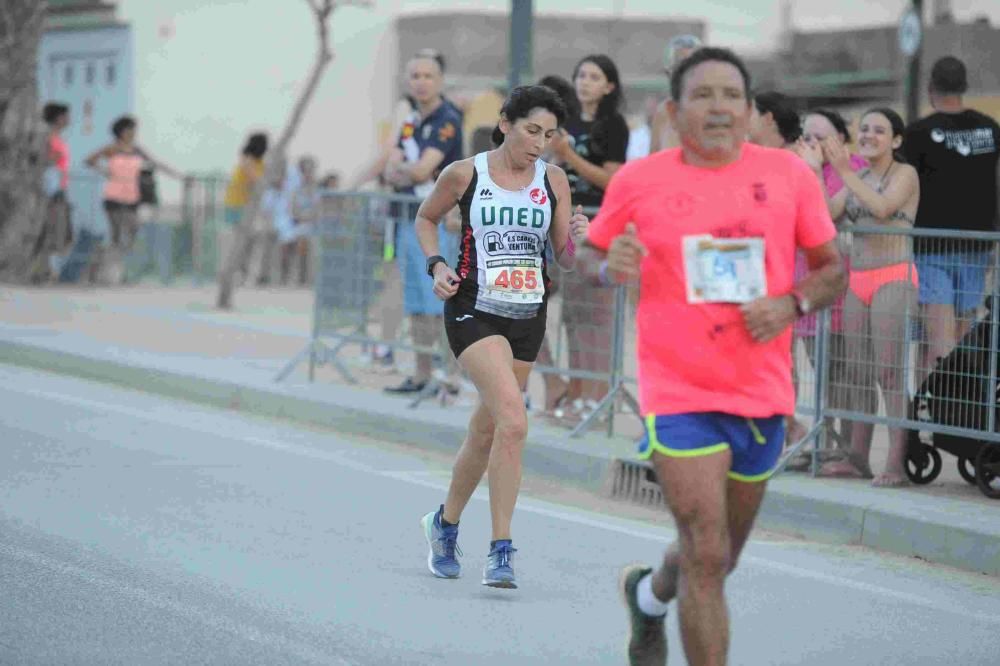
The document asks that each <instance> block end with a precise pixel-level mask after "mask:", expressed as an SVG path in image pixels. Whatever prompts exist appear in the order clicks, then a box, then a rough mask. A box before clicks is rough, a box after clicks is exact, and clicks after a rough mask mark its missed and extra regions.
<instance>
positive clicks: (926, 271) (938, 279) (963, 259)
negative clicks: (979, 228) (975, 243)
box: [914, 251, 993, 315]
mask: <svg viewBox="0 0 1000 666" xmlns="http://www.w3.org/2000/svg"><path fill="white" fill-rule="evenodd" d="M914 259H915V263H916V264H917V273H918V274H919V275H920V304H921V305H951V306H953V307H954V308H955V313H956V314H959V315H961V314H966V313H968V312H971V311H973V310H975V309H976V308H977V307H979V306H980V305H981V304H982V303H983V298H984V296H985V292H986V272H987V271H988V270H989V268H990V266H991V264H992V263H993V253H992V252H989V251H987V252H946V253H942V254H917V255H916V256H915V257H914Z"/></svg>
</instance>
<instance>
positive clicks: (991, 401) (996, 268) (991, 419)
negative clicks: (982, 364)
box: [983, 244, 1000, 432]
mask: <svg viewBox="0 0 1000 666" xmlns="http://www.w3.org/2000/svg"><path fill="white" fill-rule="evenodd" d="M998 285H1000V254H998V252H997V247H996V244H994V246H993V289H992V294H991V296H990V381H989V384H987V385H986V391H987V393H986V395H985V396H983V400H985V401H986V402H987V404H988V405H989V409H987V410H986V431H987V432H994V431H995V430H996V418H997V410H996V406H997V340H998V338H1000V331H998V330H997V328H998V326H997V320H998V318H1000V316H998V314H997V299H998V296H1000V287H998Z"/></svg>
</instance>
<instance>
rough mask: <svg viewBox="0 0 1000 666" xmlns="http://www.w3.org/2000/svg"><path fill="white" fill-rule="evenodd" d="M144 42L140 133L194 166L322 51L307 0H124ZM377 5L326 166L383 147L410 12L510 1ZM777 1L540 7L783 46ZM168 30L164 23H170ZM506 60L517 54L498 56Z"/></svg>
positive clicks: (875, 0) (233, 139) (845, 13)
mask: <svg viewBox="0 0 1000 666" xmlns="http://www.w3.org/2000/svg"><path fill="white" fill-rule="evenodd" d="M119 4H120V9H119V16H120V17H121V18H123V19H125V20H127V21H130V22H131V23H132V26H133V33H134V41H135V63H136V68H135V81H136V86H135V112H136V114H137V115H138V117H139V119H140V121H141V123H142V124H141V127H140V139H141V141H142V142H143V143H144V144H145V145H147V147H148V148H149V149H150V150H152V151H154V152H155V153H157V154H158V155H159V156H161V157H162V158H163V159H164V160H166V161H169V162H171V163H173V164H175V165H176V166H177V167H179V168H181V169H184V170H188V171H212V170H220V169H222V170H227V171H228V170H229V169H230V168H231V167H232V164H233V162H234V161H235V159H236V156H237V154H238V152H239V149H240V147H241V143H242V141H243V139H244V137H245V135H246V133H247V132H249V131H250V130H253V129H257V128H264V129H267V130H270V131H271V132H272V133H275V134H276V133H277V132H278V131H279V130H280V127H281V126H282V125H283V123H284V121H285V118H286V117H287V114H288V112H289V109H290V106H291V103H292V101H293V100H294V98H295V94H296V92H297V90H298V85H299V83H300V82H301V81H302V79H303V78H304V77H305V76H306V72H307V69H308V67H309V63H310V62H311V59H312V56H313V53H314V48H315V36H314V34H313V25H312V22H311V16H310V13H309V11H308V8H307V5H306V2H305V0H157V1H155V2H153V1H151V0H120V1H119ZM374 4H375V7H374V8H371V9H360V8H350V7H348V8H343V9H340V10H338V12H337V14H336V15H335V16H334V19H333V22H332V25H333V43H334V49H335V52H336V59H335V60H334V62H333V63H332V64H331V66H330V68H329V70H328V71H327V74H326V77H325V79H324V81H323V84H322V86H321V89H320V90H319V94H318V97H317V99H316V101H315V103H314V104H313V106H312V107H311V109H310V111H309V113H308V114H307V116H306V118H305V121H304V124H303V128H302V131H301V133H300V134H299V137H298V139H297V140H296V141H295V142H294V144H293V146H292V154H293V156H294V155H297V154H300V153H302V152H305V151H308V152H311V153H314V154H315V155H316V156H317V157H318V158H319V160H320V164H321V167H322V168H323V169H324V170H327V169H336V170H338V171H340V172H341V173H342V174H344V175H346V176H349V175H350V174H351V173H352V172H353V171H354V170H355V169H356V168H357V167H358V165H359V164H360V163H361V162H363V161H364V160H365V159H367V158H368V157H370V156H371V155H372V154H373V152H374V151H375V149H376V147H375V140H376V132H377V126H378V122H379V121H380V120H383V119H385V118H387V117H388V116H389V115H390V114H391V107H392V104H393V101H394V100H395V99H396V97H397V91H396V90H395V89H394V87H395V86H394V84H393V76H394V70H393V67H394V63H395V62H396V60H395V54H394V48H395V45H394V44H393V35H392V19H393V17H394V16H396V15H398V14H399V13H402V12H406V13H410V12H417V11H437V12H440V11H446V10H448V9H464V10H469V9H484V10H494V11H503V10H506V9H507V8H509V0H375V1H374ZM955 4H956V7H955V9H956V14H957V15H958V17H959V18H960V19H968V18H970V17H971V16H973V15H975V14H978V13H987V14H990V15H991V16H993V17H994V20H995V21H996V20H1000V3H996V1H995V0H966V1H965V2H962V3H955ZM908 5H909V0H842V2H841V3H839V4H838V5H837V7H836V12H837V13H836V14H832V13H831V11H832V10H831V6H830V3H829V2H828V0H794V3H793V7H794V11H793V18H794V20H795V23H796V25H797V26H799V27H803V26H808V27H809V28H812V29H816V28H821V27H824V26H825V27H834V26H841V25H845V24H850V25H876V24H885V23H886V22H891V21H894V20H896V18H898V16H900V15H901V13H902V11H903V9H904V8H905V7H906V6H908ZM779 6H780V5H779V1H778V0H740V1H739V2H733V1H732V0H704V1H703V2H700V3H697V4H691V3H689V2H680V1H678V0H536V1H535V9H536V11H537V12H539V13H569V12H573V13H580V14H587V13H601V14H608V13H621V14H624V15H639V16H642V15H657V16H671V15H673V16H678V15H681V16H683V15H687V16H694V17H696V18H706V19H708V20H709V21H710V22H711V23H710V34H709V39H710V41H712V42H714V43H717V44H723V45H727V46H732V47H734V48H737V49H739V50H742V51H758V52H759V51H762V50H767V49H769V48H772V47H773V45H774V43H775V40H776V38H777V29H778V26H779V23H780V21H779V18H780V17H779ZM164 30H165V32H166V34H161V31H164ZM497 67H498V71H500V72H505V71H506V63H497Z"/></svg>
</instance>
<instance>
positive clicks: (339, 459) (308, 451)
mask: <svg viewBox="0 0 1000 666" xmlns="http://www.w3.org/2000/svg"><path fill="white" fill-rule="evenodd" d="M0 390H3V391H9V392H12V393H21V394H26V395H32V396H36V397H39V398H43V399H46V400H53V401H58V402H63V403H66V404H71V405H77V406H80V407H89V408H92V409H94V410H95V411H96V412H113V413H117V414H121V415H124V416H130V417H132V418H136V419H141V420H145V421H152V422H155V423H160V424H163V425H166V426H169V427H172V428H180V429H185V430H190V431H194V432H198V433H202V434H205V433H209V434H211V435H213V436H216V437H221V438H225V439H228V440H233V441H239V442H244V443H247V444H251V445H253V446H257V447H260V448H267V449H271V450H274V451H279V452H282V453H288V454H292V455H296V456H302V457H306V458H312V459H314V460H324V461H327V462H332V463H335V464H337V465H341V466H343V467H347V468H348V469H352V470H355V471H358V472H364V473H367V474H373V475H377V476H382V477H386V478H392V479H395V480H397V481H402V482H404V483H409V484H412V485H416V486H423V487H426V488H433V489H437V490H442V489H444V490H446V489H447V486H445V485H443V484H440V483H435V482H433V481H428V480H426V479H423V478H417V477H416V476H414V475H413V473H411V472H401V471H387V470H382V469H379V468H376V467H372V466H370V465H365V464H363V463H359V462H357V461H355V460H350V459H349V458H347V457H346V456H345V455H343V454H337V453H332V452H330V451H323V450H321V449H316V448H312V447H309V446H302V445H299V444H288V443H285V442H279V441H275V440H273V439H266V438H262V437H255V436H252V435H251V436H242V435H232V434H222V435H220V434H219V433H218V432H216V431H214V430H211V431H210V430H206V429H203V428H199V427H197V426H195V425H192V424H190V423H178V422H177V421H175V420H174V419H172V418H169V417H166V416H161V415H158V414H155V413H151V412H148V411H144V410H141V409H135V408H131V407H125V406H123V405H118V404H114V403H110V402H103V401H99V400H92V399H89V398H80V397H77V396H73V395H67V394H64V393H57V392H52V391H43V390H38V389H28V388H17V387H12V386H3V387H0ZM474 498H476V499H478V500H485V499H486V498H485V497H483V496H482V495H481V494H479V493H477V494H476V495H474ZM518 510H519V511H525V512H528V513H534V514H538V515H542V516H546V517H548V518H553V519H555V520H561V521H565V522H569V523H575V524H577V525H582V526H585V527H591V528H594V529H600V530H604V531H608V532H614V533H617V534H622V535H626V536H630V537H634V538H637V539H644V540H648V541H655V542H656V543H665V542H666V541H667V540H668V539H670V538H672V536H673V532H672V531H669V530H667V529H665V528H664V529H663V530H660V531H654V530H643V529H636V528H634V527H631V526H628V525H625V524H620V523H616V522H612V521H611V520H603V519H598V518H592V517H590V516H584V515H580V514H576V513H573V512H570V511H567V510H563V509H556V508H552V506H551V505H546V503H543V502H540V501H538V500H520V501H519V502H518ZM741 562H743V563H746V564H752V565H755V566H759V567H762V568H766V569H770V570H772V571H777V572H780V573H784V574H787V575H790V576H795V577H797V578H804V579H808V580H813V581H818V582H821V583H826V584H829V585H834V586H837V587H844V588H849V589H853V590H857V591H859V592H865V593H867V594H871V595H873V596H877V597H883V598H885V597H891V598H893V599H896V600H898V601H903V602H906V603H909V604H913V605H916V606H920V607H923V608H928V609H931V610H935V611H942V612H947V613H950V614H952V615H957V616H960V617H964V618H967V619H973V620H977V621H980V622H984V623H987V624H991V625H996V626H1000V617H995V616H993V615H989V614H986V613H979V612H974V611H969V610H966V609H965V608H962V607H960V606H956V605H946V604H942V603H941V602H939V601H934V600H931V599H928V598H926V597H923V596H920V595H917V594H910V593H907V592H901V591H898V590H894V589H891V588H887V587H883V586H880V585H874V584H871V583H866V582H863V581H856V580H848V579H845V578H841V577H838V576H833V575H830V574H827V573H824V572H821V571H816V570H814V569H808V568H805V567H800V566H795V565H792V564H786V563H784V562H778V561H775V560H771V559H768V558H763V557H759V556H750V555H745V556H743V557H742V558H741Z"/></svg>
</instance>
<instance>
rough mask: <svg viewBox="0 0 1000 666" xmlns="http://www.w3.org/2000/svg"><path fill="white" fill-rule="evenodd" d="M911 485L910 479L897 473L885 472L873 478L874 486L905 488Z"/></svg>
mask: <svg viewBox="0 0 1000 666" xmlns="http://www.w3.org/2000/svg"><path fill="white" fill-rule="evenodd" d="M908 485H910V481H909V479H907V478H905V477H903V476H896V475H895V474H886V473H885V472H883V473H882V474H879V475H878V476H877V477H875V478H874V479H873V480H872V487H873V488H905V487H906V486H908Z"/></svg>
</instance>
